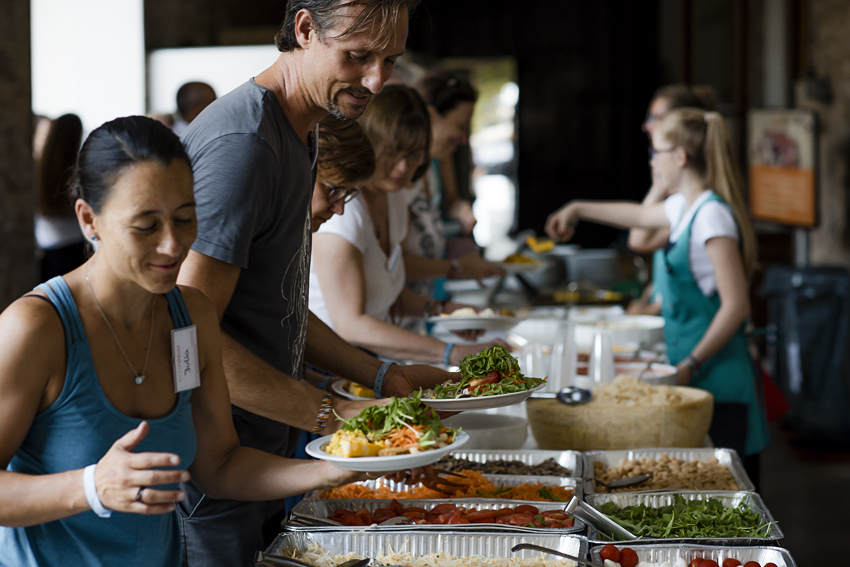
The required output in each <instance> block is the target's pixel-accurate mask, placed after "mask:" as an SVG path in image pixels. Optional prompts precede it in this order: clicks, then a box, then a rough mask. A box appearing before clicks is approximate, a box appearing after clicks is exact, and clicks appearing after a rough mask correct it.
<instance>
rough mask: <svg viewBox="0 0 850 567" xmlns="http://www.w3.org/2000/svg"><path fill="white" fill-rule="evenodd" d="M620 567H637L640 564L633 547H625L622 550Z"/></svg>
mask: <svg viewBox="0 0 850 567" xmlns="http://www.w3.org/2000/svg"><path fill="white" fill-rule="evenodd" d="M619 563H620V567H635V565H637V563H638V556H637V553H635V550H634V549H632V548H631V547H624V548H623V549H621V550H620V561H619Z"/></svg>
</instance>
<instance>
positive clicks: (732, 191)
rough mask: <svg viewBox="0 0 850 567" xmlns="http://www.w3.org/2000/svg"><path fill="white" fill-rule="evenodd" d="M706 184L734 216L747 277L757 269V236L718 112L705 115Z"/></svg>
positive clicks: (726, 127)
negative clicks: (730, 209)
mask: <svg viewBox="0 0 850 567" xmlns="http://www.w3.org/2000/svg"><path fill="white" fill-rule="evenodd" d="M705 123H706V133H705V165H706V172H705V182H706V186H707V187H711V188H712V189H714V192H715V193H717V195H718V196H719V197H720V198H721V199H723V200H724V201H726V203H728V204H729V206H730V207H732V212H733V214H734V215H735V220H736V221H737V223H738V228H739V229H740V231H741V248H742V249H743V257H744V271H745V272H746V274H747V278H750V277H751V276H752V274H753V272H754V271H755V269H756V264H757V261H756V235H755V230H754V229H753V224H752V221H751V220H750V215H749V213H748V211H747V205H746V203H745V202H744V183H743V181H742V180H741V174H740V172H739V171H738V167H737V165H736V164H735V156H734V155H733V154H732V137H731V135H730V133H729V126H728V125H727V124H726V120H724V119H723V116H721V115H720V113H719V112H716V111H709V112H706V113H705Z"/></svg>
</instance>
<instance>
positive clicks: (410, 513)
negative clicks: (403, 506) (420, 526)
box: [401, 510, 425, 520]
mask: <svg viewBox="0 0 850 567" xmlns="http://www.w3.org/2000/svg"><path fill="white" fill-rule="evenodd" d="M401 515H402V516H404V517H405V518H410V519H411V520H424V519H425V512H417V511H416V510H405V511H404V512H402V513H401Z"/></svg>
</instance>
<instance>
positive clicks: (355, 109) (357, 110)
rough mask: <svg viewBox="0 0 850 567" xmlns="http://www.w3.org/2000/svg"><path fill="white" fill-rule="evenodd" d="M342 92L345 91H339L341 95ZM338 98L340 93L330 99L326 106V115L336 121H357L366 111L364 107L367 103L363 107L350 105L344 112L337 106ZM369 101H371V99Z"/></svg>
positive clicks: (340, 106)
mask: <svg viewBox="0 0 850 567" xmlns="http://www.w3.org/2000/svg"><path fill="white" fill-rule="evenodd" d="M342 92H345V91H341V93H342ZM339 96H340V93H338V94H337V95H336V97H334V98H333V99H331V100H330V101H329V102H328V106H327V111H328V113H329V114H330V115H331V116H333V117H334V118H336V119H338V120H357V119H358V118H360V116H361V115H362V114H363V112H364V111H365V110H366V105H367V104H369V103H368V101H367V102H366V104H364V105H363V106H356V105H352V106H351V107H350V110H345V109H343V107H342V105H340V104H339ZM369 100H371V98H370V99H369Z"/></svg>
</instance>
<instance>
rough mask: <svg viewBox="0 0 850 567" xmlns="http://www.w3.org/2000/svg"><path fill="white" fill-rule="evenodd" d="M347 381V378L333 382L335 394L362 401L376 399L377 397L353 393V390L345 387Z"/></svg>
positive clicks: (332, 386) (332, 388)
mask: <svg viewBox="0 0 850 567" xmlns="http://www.w3.org/2000/svg"><path fill="white" fill-rule="evenodd" d="M345 382H346V381H345V380H337V381H336V382H333V383H331V391H332V392H333V393H334V394H337V395H339V396H342V397H343V398H345V399H346V400H354V401H361V400H374V399H375V398H366V397H364V396H357V395H354V394H352V393H351V392H349V391H348V390H346V389H345Z"/></svg>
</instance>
